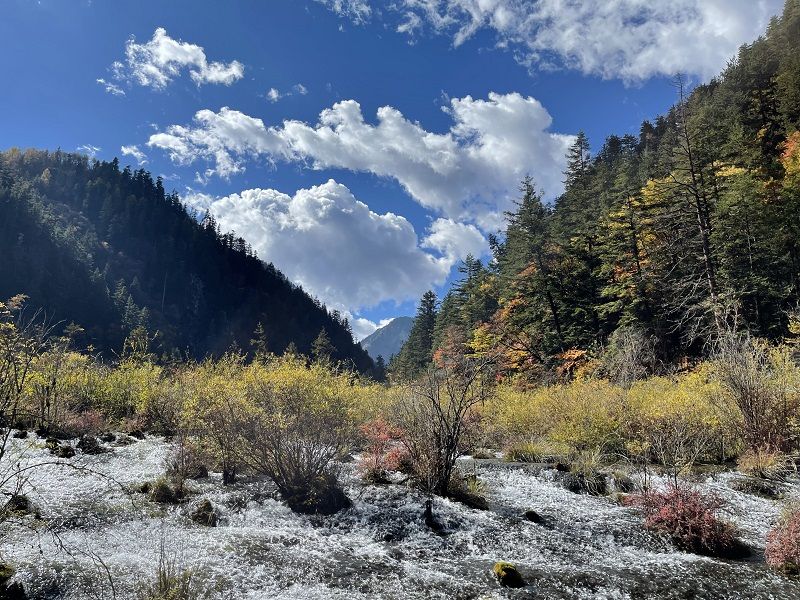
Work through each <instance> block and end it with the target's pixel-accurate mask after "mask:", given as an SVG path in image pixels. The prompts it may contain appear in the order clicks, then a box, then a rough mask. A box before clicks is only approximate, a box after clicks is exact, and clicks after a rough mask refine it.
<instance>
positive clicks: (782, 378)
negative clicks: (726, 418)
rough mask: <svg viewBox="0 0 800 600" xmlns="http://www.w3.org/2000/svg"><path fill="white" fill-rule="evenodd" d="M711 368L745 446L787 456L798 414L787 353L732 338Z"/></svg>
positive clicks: (796, 379) (796, 378) (795, 372)
mask: <svg viewBox="0 0 800 600" xmlns="http://www.w3.org/2000/svg"><path fill="white" fill-rule="evenodd" d="M714 366H715V369H716V374H717V376H718V377H719V380H720V381H721V383H722V385H723V387H724V390H725V394H726V395H727V397H728V398H729V399H730V400H732V403H733V404H734V405H735V407H736V409H737V410H736V417H737V418H738V419H739V420H740V422H741V425H742V436H743V438H744V442H745V445H746V446H747V447H748V448H751V449H758V448H766V449H769V450H777V451H787V450H790V449H791V448H790V446H791V444H792V442H793V440H794V439H795V438H796V435H797V416H798V409H799V408H800V393H798V389H800V368H799V367H798V366H797V365H796V364H795V363H794V361H793V360H792V353H791V350H790V349H789V348H787V347H785V346H779V347H770V346H769V345H768V344H767V343H766V342H763V341H761V340H757V339H754V338H751V337H749V336H746V335H740V334H735V333H730V334H728V335H724V336H722V337H721V338H720V340H719V342H718V348H717V354H716V358H715V361H714Z"/></svg>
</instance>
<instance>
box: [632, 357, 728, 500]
mask: <svg viewBox="0 0 800 600" xmlns="http://www.w3.org/2000/svg"><path fill="white" fill-rule="evenodd" d="M718 393H719V387H718V385H717V384H716V383H714V382H713V381H711V379H710V378H709V375H708V372H707V371H704V370H699V371H697V372H694V373H689V374H687V375H684V376H682V377H679V378H675V379H671V378H666V377H654V378H651V379H648V380H647V381H641V382H637V383H635V384H633V385H632V386H631V389H630V390H629V392H628V394H627V400H626V404H627V408H628V411H627V412H628V415H629V418H628V420H627V421H626V426H625V430H624V431H623V434H622V435H623V436H624V438H625V440H626V444H625V447H626V450H627V454H628V456H629V458H632V459H633V460H634V462H646V461H648V460H652V461H655V462H658V463H659V464H661V465H662V466H663V467H664V469H665V471H666V474H667V476H669V477H670V478H671V479H672V484H673V485H677V482H678V476H679V475H681V474H683V473H685V472H686V471H687V470H689V469H690V468H691V467H692V466H693V465H694V464H695V463H696V462H697V461H698V460H700V459H701V458H703V457H705V456H707V455H708V453H709V451H710V449H711V448H712V447H715V446H719V445H724V442H722V441H720V438H721V437H722V436H723V435H724V433H723V431H724V427H723V416H722V415H721V413H720V411H719V410H718V407H717V406H716V405H715V402H714V397H715V395H716V394H718ZM637 454H639V455H637Z"/></svg>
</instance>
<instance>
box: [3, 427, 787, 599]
mask: <svg viewBox="0 0 800 600" xmlns="http://www.w3.org/2000/svg"><path fill="white" fill-rule="evenodd" d="M111 448H112V451H110V452H107V453H104V454H99V455H95V456H86V455H82V454H81V453H80V452H79V453H78V454H77V456H76V457H75V458H73V459H70V460H69V461H65V462H69V463H70V464H71V465H73V466H72V467H65V466H63V465H53V464H45V465H42V466H40V467H37V468H35V469H32V470H30V471H29V481H28V485H29V488H28V490H27V492H28V496H29V498H30V500H31V501H32V503H33V504H34V506H35V507H36V509H37V510H38V512H39V513H40V515H41V517H42V519H41V520H36V519H34V518H33V517H30V516H28V517H25V518H22V519H16V520H14V521H12V522H10V523H5V524H3V525H0V527H2V528H3V531H0V543H1V544H2V547H0V558H2V560H4V561H6V562H8V563H11V564H12V565H14V566H15V567H16V569H17V580H18V581H20V582H21V583H23V584H24V586H25V588H26V590H27V591H28V594H29V597H31V598H47V599H49V598H53V599H55V598H64V599H79V598H80V599H83V598H119V599H128V598H137V593H138V592H137V591H138V590H140V588H141V585H142V582H146V581H150V580H152V579H153V577H154V576H155V570H156V565H157V564H158V561H159V556H160V555H162V554H163V555H166V556H167V557H169V559H170V560H171V561H173V562H174V563H175V564H176V565H177V566H178V567H179V568H181V569H190V570H191V572H192V577H193V584H194V585H195V586H196V588H197V589H199V590H201V594H200V597H203V598H214V599H217V598H218V599H252V600H256V599H262V598H286V599H290V598H291V599H299V598H306V599H328V598H333V599H342V600H345V599H346V600H356V599H365V600H366V599H387V600H388V599H391V600H411V599H416V598H442V599H445V598H447V599H453V598H456V599H472V598H474V599H490V598H542V599H545V598H547V599H551V598H556V599H557V598H610V599H635V598H667V599H684V598H686V599H689V598H719V599H733V598H742V599H756V598H765V599H766V598H775V599H787V600H788V599H796V598H800V582H798V581H797V580H792V579H787V578H784V577H782V576H779V575H776V574H773V573H772V572H770V571H769V570H768V569H767V568H766V566H765V564H764V560H763V551H764V543H765V537H766V533H767V531H768V530H769V528H770V527H771V526H772V524H773V523H774V522H775V521H776V520H777V518H778V517H779V515H780V512H781V509H782V507H783V505H784V502H785V501H786V500H785V499H784V500H781V501H778V500H770V499H766V498H761V497H759V496H754V495H751V494H747V493H742V492H738V491H734V490H733V489H732V488H731V486H730V482H731V480H732V479H733V478H735V477H737V475H736V474H735V473H731V472H725V473H719V474H714V475H708V476H703V477H702V478H700V479H699V480H698V481H697V482H696V484H695V485H697V487H698V488H700V489H702V490H704V491H714V492H715V493H717V494H718V495H719V496H720V497H722V498H723V499H724V500H725V501H726V507H725V509H724V511H725V513H724V516H725V518H727V519H728V520H730V521H731V522H733V523H734V524H735V525H736V526H737V527H738V529H739V532H740V536H741V539H742V540H743V541H744V542H745V543H747V544H748V545H749V546H750V547H751V548H752V549H753V555H752V556H751V557H750V558H749V559H747V560H744V561H727V560H717V559H712V558H707V557H701V556H696V555H692V554H686V553H683V552H679V551H677V550H675V549H674V548H673V547H672V546H671V544H670V543H668V542H667V541H665V540H663V539H660V538H658V537H656V536H654V535H652V534H650V533H648V532H646V531H645V530H644V529H643V528H642V516H641V515H640V514H639V512H638V511H637V510H636V509H633V508H628V507H623V506H620V505H619V504H617V503H616V502H614V500H613V499H611V498H609V497H596V496H588V495H579V494H574V493H572V492H569V491H567V490H566V489H564V488H563V487H562V486H561V484H560V483H559V482H558V481H557V478H556V476H555V475H556V474H555V472H554V471H552V470H543V469H539V468H535V467H532V466H530V465H511V464H505V463H502V462H500V461H493V460H488V461H472V460H464V461H462V468H463V469H465V470H469V471H470V472H472V471H474V472H475V473H476V475H477V476H478V478H479V480H480V481H481V482H482V483H483V485H484V486H485V489H486V495H487V499H488V501H489V505H490V510H487V511H480V510H474V509H470V508H467V507H465V506H463V505H461V504H457V503H455V502H451V501H448V500H443V499H435V500H434V504H433V510H434V514H435V516H436V518H437V519H438V520H439V521H440V523H442V525H443V526H444V531H443V532H441V533H436V532H433V531H431V529H429V528H428V527H427V526H426V525H425V522H424V519H423V506H424V501H425V498H424V497H423V496H422V495H420V494H418V493H416V492H414V491H412V490H410V489H409V488H408V487H407V486H404V485H382V486H376V485H366V484H363V483H362V482H361V481H360V479H359V478H358V476H357V473H356V470H355V465H354V464H352V463H350V464H346V465H343V472H342V477H343V480H344V484H345V490H346V492H347V494H348V496H349V497H350V498H351V499H352V500H353V506H352V508H350V509H348V510H346V511H343V512H340V513H338V514H336V515H333V516H329V517H321V516H305V515H297V514H294V513H292V512H291V511H290V510H289V509H288V508H287V507H286V506H285V505H284V504H283V503H282V502H280V501H279V500H277V499H276V496H275V493H274V489H273V486H272V485H271V484H269V483H267V482H260V481H252V482H243V483H239V484H236V485H234V486H229V487H223V486H222V485H221V478H220V476H219V475H218V474H214V473H212V474H211V477H210V478H208V479H205V480H198V481H191V482H189V489H190V490H191V492H192V493H191V495H190V496H189V498H188V500H187V502H186V503H185V504H183V505H178V506H162V505H158V504H154V503H152V502H149V501H148V500H147V497H146V496H145V495H144V494H140V493H133V494H132V493H130V491H129V490H131V489H133V488H135V487H138V486H139V485H140V484H141V483H143V482H145V481H148V480H150V481H152V480H154V479H156V478H158V477H159V476H160V475H162V474H163V472H164V464H165V460H166V458H167V456H168V454H169V451H170V444H169V443H167V442H165V441H164V440H163V439H162V438H158V437H147V438H146V439H144V440H141V441H136V442H135V443H132V444H130V445H127V446H115V445H113V444H112V445H111ZM13 452H14V453H16V454H17V457H18V459H19V460H20V461H21V462H22V464H33V463H36V462H42V463H45V462H52V461H53V457H52V456H51V455H50V454H49V453H48V452H47V451H46V450H45V449H44V448H43V440H41V439H39V438H37V437H36V436H35V435H32V436H30V437H29V438H28V439H26V440H14V447H13ZM74 467H78V468H74ZM784 492H785V497H786V498H788V499H793V498H798V497H800V486H798V484H797V483H793V484H788V485H786V486H785V490H784ZM203 498H207V499H209V500H210V501H211V502H212V504H213V505H214V507H215V509H216V510H217V512H218V514H219V517H220V522H219V525H218V526H217V527H205V526H202V525H198V524H195V523H194V522H193V521H192V520H191V519H189V517H188V514H189V512H190V510H191V509H192V507H193V505H196V504H197V503H198V502H199V501H200V500H201V499H203ZM526 510H534V511H536V512H537V513H539V514H540V515H541V516H542V522H541V523H538V524H537V523H532V522H529V521H527V520H525V519H524V518H523V517H522V515H523V513H524V512H525V511H526ZM44 523H47V524H49V527H45V526H44ZM499 560H504V561H509V562H512V563H514V564H515V565H516V566H517V567H518V569H519V570H520V572H521V573H522V575H523V577H524V578H525V580H526V582H527V586H526V587H524V588H521V589H506V588H501V587H499V585H498V584H497V582H496V580H495V578H494V577H493V575H492V573H491V569H492V566H493V564H494V563H495V562H496V561H499Z"/></svg>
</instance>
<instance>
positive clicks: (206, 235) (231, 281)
mask: <svg viewBox="0 0 800 600" xmlns="http://www.w3.org/2000/svg"><path fill="white" fill-rule="evenodd" d="M0 256H2V257H3V258H2V261H0V298H7V297H10V296H12V295H15V294H20V293H22V294H26V295H27V296H29V305H30V306H31V307H41V308H42V309H44V310H45V311H47V313H48V315H49V317H50V318H51V319H53V320H54V321H57V322H64V323H67V322H75V323H77V324H79V325H80V326H81V327H83V328H84V330H85V334H84V340H83V342H84V343H85V344H87V345H88V344H91V345H93V346H94V347H96V348H97V349H98V350H101V351H105V352H112V351H119V350H120V349H121V346H122V342H123V340H124V339H125V337H126V336H127V335H128V334H129V333H130V332H131V331H132V330H133V329H135V328H137V327H139V326H141V327H144V328H146V329H147V331H148V332H149V333H150V334H151V335H156V334H157V335H156V337H155V340H154V349H156V350H158V351H160V352H161V353H166V354H173V353H181V354H185V355H188V356H191V357H203V356H206V355H218V354H220V353H222V352H224V351H225V350H227V349H228V348H230V347H231V346H232V345H236V346H238V347H239V348H240V349H242V350H244V351H251V350H252V346H251V339H252V338H253V337H254V336H253V332H254V331H255V330H256V328H257V326H258V324H259V323H261V324H262V325H263V327H262V330H263V334H262V335H261V336H260V337H261V339H262V341H263V340H266V345H267V348H268V349H269V350H270V351H273V352H282V351H283V350H285V349H286V348H287V346H289V345H290V344H292V343H293V344H294V345H295V346H296V348H297V349H298V350H299V351H300V352H302V353H307V354H309V353H311V350H312V343H313V341H314V340H315V339H316V338H317V336H318V335H319V334H320V332H321V330H322V329H324V330H325V331H326V332H327V334H328V337H329V338H330V340H331V342H332V345H333V347H334V348H335V352H334V358H336V359H339V360H350V361H352V362H353V363H354V364H355V366H356V367H357V368H358V369H360V370H362V371H366V370H369V369H371V368H372V361H371V359H370V358H369V356H368V355H367V353H366V352H365V351H364V350H362V349H361V347H360V346H359V345H357V344H355V343H354V342H353V340H352V335H351V333H350V329H349V325H348V323H347V321H346V319H343V318H342V317H340V316H339V315H338V314H337V313H332V314H331V313H329V312H328V311H327V310H326V308H325V307H324V306H323V305H322V304H321V303H320V302H318V301H316V300H313V299H312V298H310V297H309V296H308V294H306V293H305V292H304V291H303V290H302V289H301V288H299V287H297V286H295V285H293V284H292V283H291V282H289V281H288V280H287V279H286V277H284V276H283V275H282V274H281V273H280V272H279V271H278V270H277V269H276V268H275V267H274V266H273V265H271V264H266V263H264V262H262V261H261V260H259V258H257V257H256V256H255V255H254V254H253V252H252V250H251V249H250V247H249V246H248V245H247V244H246V243H245V241H244V240H243V239H241V238H238V237H236V236H235V235H234V234H232V233H221V232H220V231H219V228H218V226H217V225H216V223H215V222H214V221H213V219H211V218H208V217H206V218H205V219H203V220H202V221H201V222H198V220H197V219H196V218H195V216H194V215H191V214H189V213H188V212H187V210H186V208H185V207H184V206H183V205H182V204H181V201H180V199H179V198H178V196H177V195H176V194H174V193H173V194H167V193H166V192H165V190H164V188H163V185H162V182H161V180H160V179H159V180H156V181H153V180H152V178H151V177H150V174H149V173H147V172H145V171H144V170H138V171H131V170H130V169H129V168H125V169H123V170H120V169H119V166H118V163H117V160H116V159H115V160H114V161H112V162H96V161H90V160H88V159H87V157H85V156H82V155H78V154H69V153H64V152H61V151H56V152H46V151H38V150H26V151H19V150H17V149H12V150H9V151H6V152H3V153H0Z"/></svg>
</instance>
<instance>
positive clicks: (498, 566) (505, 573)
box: [492, 561, 525, 588]
mask: <svg viewBox="0 0 800 600" xmlns="http://www.w3.org/2000/svg"><path fill="white" fill-rule="evenodd" d="M492 572H493V573H494V576H495V577H497V581H498V583H499V584H500V585H501V586H503V587H510V588H521V587H524V586H525V580H524V579H523V578H522V575H520V572H519V571H517V567H515V566H514V565H513V564H511V563H509V562H503V561H500V562H496V563H494V567H492Z"/></svg>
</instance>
